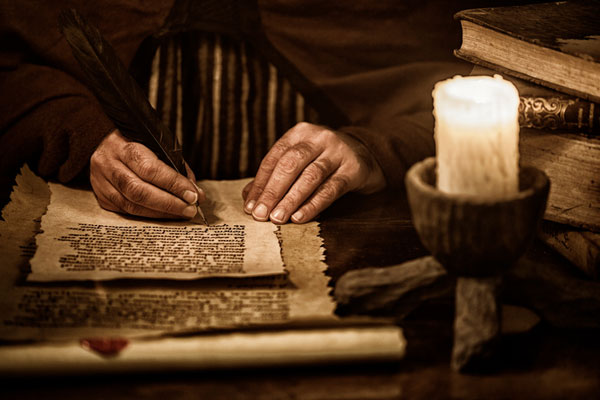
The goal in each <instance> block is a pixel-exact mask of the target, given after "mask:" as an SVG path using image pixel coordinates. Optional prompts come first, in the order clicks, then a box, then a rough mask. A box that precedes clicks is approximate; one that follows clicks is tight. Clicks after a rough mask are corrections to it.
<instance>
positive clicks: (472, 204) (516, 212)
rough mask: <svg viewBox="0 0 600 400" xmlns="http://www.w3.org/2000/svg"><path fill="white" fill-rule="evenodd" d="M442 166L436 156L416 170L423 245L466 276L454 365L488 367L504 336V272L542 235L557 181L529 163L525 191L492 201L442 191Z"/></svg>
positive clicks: (416, 214) (413, 183)
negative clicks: (500, 299) (500, 301)
mask: <svg viewBox="0 0 600 400" xmlns="http://www.w3.org/2000/svg"><path fill="white" fill-rule="evenodd" d="M435 168H436V161H435V158H427V159H425V160H423V161H421V162H419V163H417V164H415V165H414V166H413V167H412V168H411V169H410V170H409V171H408V173H407V175H406V179H405V181H406V190H407V195H408V201H409V204H410V209H411V213H412V218H413V223H414V225H415V228H416V230H417V232H418V234H419V237H420V238H421V241H422V243H423V245H424V246H425V248H426V249H427V250H429V251H430V252H431V254H432V255H433V256H434V257H435V258H436V259H437V260H438V261H440V263H441V264H442V265H443V266H444V268H446V270H447V271H448V272H449V273H451V274H454V275H456V276H457V277H458V279H457V288H456V314H455V320H454V347H453V353H452V366H453V368H454V369H455V370H459V371H466V370H470V369H480V367H481V366H482V365H484V364H485V363H486V362H487V361H488V360H489V359H490V358H491V356H492V355H493V348H494V347H495V344H496V342H497V339H498V338H499V333H500V315H499V310H500V308H499V304H498V294H499V291H500V284H501V276H502V273H503V271H505V270H506V268H508V267H509V266H511V265H512V264H513V263H514V262H515V261H516V260H517V259H518V258H519V257H520V256H521V255H522V254H523V253H524V252H525V249H526V248H527V246H528V245H529V244H530V243H531V241H532V240H533V238H534V237H535V233H536V230H537V227H538V225H539V222H540V220H541V218H542V215H543V214H544V210H545V208H546V201H547V198H548V192H549V189H550V181H549V179H548V177H547V176H546V174H545V173H544V172H543V171H540V170H538V169H535V168H533V167H523V168H521V169H520V171H519V186H520V187H519V192H518V193H516V194H514V195H511V196H507V197H505V198H502V199H489V198H483V197H479V196H473V195H460V194H449V193H444V192H441V191H440V190H438V189H437V188H436V171H435Z"/></svg>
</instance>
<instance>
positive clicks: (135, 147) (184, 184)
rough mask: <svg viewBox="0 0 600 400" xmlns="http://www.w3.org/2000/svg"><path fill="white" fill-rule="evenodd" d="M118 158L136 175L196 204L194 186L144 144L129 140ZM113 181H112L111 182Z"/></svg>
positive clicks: (196, 196) (196, 197) (189, 202)
mask: <svg viewBox="0 0 600 400" xmlns="http://www.w3.org/2000/svg"><path fill="white" fill-rule="evenodd" d="M120 159H121V161H122V162H123V164H125V165H126V166H127V167H129V168H130V169H131V170H132V171H133V172H134V173H135V174H136V175H137V176H138V177H140V178H141V179H142V180H144V181H145V182H148V183H151V184H152V185H154V186H157V187H159V188H162V189H165V190H166V191H168V192H170V193H172V194H174V195H175V196H178V197H179V198H180V199H182V200H184V201H186V202H187V203H188V204H196V203H197V201H198V195H199V194H198V192H197V190H196V186H195V185H194V184H193V183H192V182H190V180H189V179H187V178H186V177H185V176H183V175H181V174H180V173H178V172H177V171H175V170H174V169H173V168H171V167H169V166H168V165H167V164H165V163H164V162H162V161H161V160H159V159H158V157H157V156H156V154H154V153H153V152H152V151H151V150H150V149H148V148H147V147H146V146H144V145H141V144H140V143H135V142H129V143H127V144H125V145H124V146H123V151H122V152H121V153H120ZM113 183H114V182H113Z"/></svg>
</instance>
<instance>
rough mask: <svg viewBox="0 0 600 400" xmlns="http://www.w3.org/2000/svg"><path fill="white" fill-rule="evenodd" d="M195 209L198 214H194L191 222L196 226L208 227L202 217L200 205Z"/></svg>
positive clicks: (204, 218)
mask: <svg viewBox="0 0 600 400" xmlns="http://www.w3.org/2000/svg"><path fill="white" fill-rule="evenodd" d="M196 209H197V210H198V212H197V213H196V216H195V217H194V219H193V220H192V222H195V223H196V224H203V225H208V221H206V217H205V216H204V213H203V212H202V209H201V208H200V205H197V206H196Z"/></svg>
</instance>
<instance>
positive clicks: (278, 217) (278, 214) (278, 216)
mask: <svg viewBox="0 0 600 400" xmlns="http://www.w3.org/2000/svg"><path fill="white" fill-rule="evenodd" d="M283 217H285V213H284V212H283V210H282V209H281V208H276V209H275V211H273V212H272V213H271V220H273V221H275V222H283Z"/></svg>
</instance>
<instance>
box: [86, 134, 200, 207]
mask: <svg viewBox="0 0 600 400" xmlns="http://www.w3.org/2000/svg"><path fill="white" fill-rule="evenodd" d="M186 168H187V173H188V178H186V177H184V176H183V175H181V174H179V173H177V171H175V170H174V169H173V168H171V167H169V166H168V165H167V164H165V163H164V162H162V161H161V160H159V159H158V157H157V156H156V155H155V154H154V153H153V152H152V151H151V150H150V149H148V148H147V147H146V146H144V145H143V144H140V143H136V142H132V141H129V140H128V139H126V138H125V137H124V136H123V135H121V133H120V132H119V131H118V130H114V131H113V132H111V133H110V134H109V135H108V136H106V137H105V138H104V140H103V141H102V143H100V145H99V146H98V148H97V149H96V151H94V153H93V154H92V157H91V158H90V182H91V184H92V188H93V189H94V193H95V194H96V198H97V199H98V203H99V204H100V206H101V207H102V208H104V209H107V210H110V211H115V212H120V213H126V214H132V215H138V216H142V217H150V218H171V219H172V218H178V219H180V218H193V217H194V216H195V215H196V205H195V204H196V202H197V201H200V202H202V201H204V198H205V196H204V193H203V192H202V191H200V193H198V192H197V190H196V186H195V185H194V184H193V183H192V182H195V177H194V173H193V172H192V171H191V170H190V168H189V167H188V166H187V165H186Z"/></svg>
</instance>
